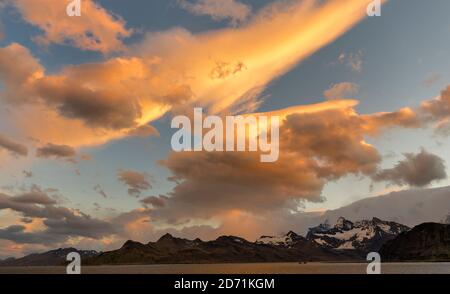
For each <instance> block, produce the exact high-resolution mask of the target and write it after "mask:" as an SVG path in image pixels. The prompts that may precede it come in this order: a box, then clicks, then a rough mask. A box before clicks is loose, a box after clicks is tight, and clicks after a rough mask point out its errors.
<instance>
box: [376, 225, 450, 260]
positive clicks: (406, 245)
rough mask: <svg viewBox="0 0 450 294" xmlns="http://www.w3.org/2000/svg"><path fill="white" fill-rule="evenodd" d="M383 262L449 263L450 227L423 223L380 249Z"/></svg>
mask: <svg viewBox="0 0 450 294" xmlns="http://www.w3.org/2000/svg"><path fill="white" fill-rule="evenodd" d="M380 253H381V256H382V257H383V260H385V261H450V225H449V224H438V223H424V224H421V225H419V226H417V227H414V228H413V229H412V230H410V231H408V232H404V233H402V234H400V235H399V236H398V237H397V238H395V239H393V240H391V241H389V242H386V243H385V244H384V245H383V247H382V248H381V251H380Z"/></svg>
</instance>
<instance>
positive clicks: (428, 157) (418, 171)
mask: <svg viewBox="0 0 450 294" xmlns="http://www.w3.org/2000/svg"><path fill="white" fill-rule="evenodd" d="M404 156H405V159H404V160H402V161H399V162H398V163H397V164H396V165H395V167H393V168H390V169H384V170H381V171H380V172H378V173H377V174H375V175H374V176H373V177H372V178H373V179H374V180H375V181H377V182H380V181H386V182H389V183H392V184H395V185H409V186H413V187H425V186H428V185H430V184H431V183H432V182H434V181H439V180H444V179H446V178H447V173H446V170H445V162H444V160H443V159H442V158H440V157H439V156H437V155H434V154H431V153H428V152H427V151H426V150H424V149H422V151H421V152H420V153H418V154H413V153H407V154H404Z"/></svg>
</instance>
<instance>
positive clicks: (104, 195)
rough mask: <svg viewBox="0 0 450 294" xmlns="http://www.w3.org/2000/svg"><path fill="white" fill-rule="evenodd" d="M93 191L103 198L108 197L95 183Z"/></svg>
mask: <svg viewBox="0 0 450 294" xmlns="http://www.w3.org/2000/svg"><path fill="white" fill-rule="evenodd" d="M94 191H95V192H97V193H98V194H100V195H101V196H102V197H103V198H108V194H106V192H105V191H104V190H103V188H102V186H101V185H95V186H94Z"/></svg>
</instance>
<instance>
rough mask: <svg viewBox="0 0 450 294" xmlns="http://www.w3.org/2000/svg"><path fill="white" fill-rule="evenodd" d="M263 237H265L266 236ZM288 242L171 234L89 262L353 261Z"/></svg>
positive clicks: (301, 241)
mask: <svg viewBox="0 0 450 294" xmlns="http://www.w3.org/2000/svg"><path fill="white" fill-rule="evenodd" d="M263 238H264V237H263ZM285 239H286V241H287V243H286V244H285V245H283V246H279V245H281V244H276V245H274V244H270V243H267V244H265V243H262V242H255V243H253V242H249V241H247V240H245V239H242V238H239V237H234V236H222V237H220V238H218V239H216V240H214V241H208V242H204V241H201V240H200V239H196V240H193V241H191V240H186V239H180V238H175V237H173V236H171V235H169V234H167V235H165V236H163V237H161V239H159V240H158V241H157V242H154V243H152V242H151V243H148V244H142V243H138V242H134V241H127V242H126V243H125V244H124V245H123V247H122V248H120V249H118V250H115V251H110V252H105V253H102V254H99V255H98V256H96V257H93V258H90V259H89V260H87V264H89V265H104V264H179V263H197V264H201V263H242V262H299V261H350V260H354V259H355V258H356V257H355V256H353V255H351V254H342V253H340V252H334V251H333V250H329V249H327V248H322V247H321V246H319V245H317V244H315V243H314V242H311V241H308V240H306V239H305V238H303V237H301V236H298V235H296V234H295V233H292V232H291V233H290V234H289V236H286V238H285Z"/></svg>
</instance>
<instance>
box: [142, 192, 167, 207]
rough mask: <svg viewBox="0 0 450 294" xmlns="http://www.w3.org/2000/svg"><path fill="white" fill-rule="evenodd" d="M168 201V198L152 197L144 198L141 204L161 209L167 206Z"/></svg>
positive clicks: (161, 196) (162, 196)
mask: <svg viewBox="0 0 450 294" xmlns="http://www.w3.org/2000/svg"><path fill="white" fill-rule="evenodd" d="M167 200H168V198H167V197H166V196H164V195H160V196H150V197H147V198H144V199H142V200H141V201H140V202H141V203H142V204H143V205H144V206H149V205H151V206H152V207H156V208H160V207H164V206H166V202H167Z"/></svg>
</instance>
